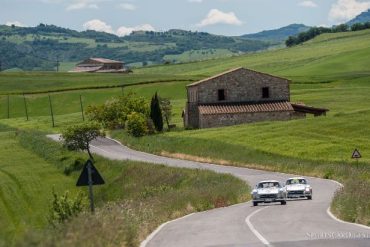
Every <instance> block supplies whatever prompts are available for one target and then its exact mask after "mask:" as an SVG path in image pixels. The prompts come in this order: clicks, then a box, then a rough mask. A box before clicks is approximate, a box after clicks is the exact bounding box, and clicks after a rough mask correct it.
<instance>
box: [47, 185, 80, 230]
mask: <svg viewBox="0 0 370 247" xmlns="http://www.w3.org/2000/svg"><path fill="white" fill-rule="evenodd" d="M52 193H53V201H52V204H51V207H50V211H49V218H48V220H49V223H51V224H52V225H54V226H55V225H57V224H59V223H63V222H65V221H66V220H68V219H70V218H71V217H74V216H77V215H78V214H79V213H80V212H82V211H83V210H84V208H85V207H86V206H85V205H86V203H85V202H86V199H85V197H84V196H83V195H82V193H79V194H78V195H77V196H76V197H75V198H70V197H69V192H68V191H66V192H65V193H64V194H63V195H61V196H58V195H57V194H56V193H55V191H54V190H53V192H52Z"/></svg>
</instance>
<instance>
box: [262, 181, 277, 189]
mask: <svg viewBox="0 0 370 247" xmlns="http://www.w3.org/2000/svg"><path fill="white" fill-rule="evenodd" d="M257 187H258V189H265V188H275V187H276V188H279V187H280V185H279V183H278V182H263V183H259V184H258V186H257Z"/></svg>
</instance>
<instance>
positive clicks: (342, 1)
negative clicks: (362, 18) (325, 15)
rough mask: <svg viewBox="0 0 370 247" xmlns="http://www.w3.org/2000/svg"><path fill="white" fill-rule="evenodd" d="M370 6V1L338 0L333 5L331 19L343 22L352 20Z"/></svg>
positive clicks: (330, 13)
mask: <svg viewBox="0 0 370 247" xmlns="http://www.w3.org/2000/svg"><path fill="white" fill-rule="evenodd" d="M369 8H370V2H361V1H358V0H338V1H337V2H336V3H334V4H333V5H332V6H331V9H330V12H329V20H330V21H333V22H335V23H342V22H346V21H349V20H351V19H352V18H354V17H356V16H357V15H359V14H361V13H362V12H364V11H366V10H368V9H369Z"/></svg>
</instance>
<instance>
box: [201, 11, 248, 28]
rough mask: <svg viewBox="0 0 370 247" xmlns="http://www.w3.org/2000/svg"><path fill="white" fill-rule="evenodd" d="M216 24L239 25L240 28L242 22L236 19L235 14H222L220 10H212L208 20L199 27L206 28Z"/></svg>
mask: <svg viewBox="0 0 370 247" xmlns="http://www.w3.org/2000/svg"><path fill="white" fill-rule="evenodd" d="M215 24H228V25H237V26H240V25H241V24H242V22H241V21H240V20H239V19H238V17H236V15H235V13H234V12H229V13H226V12H222V11H220V10H218V9H211V10H210V11H209V13H208V15H207V17H206V18H204V19H203V20H202V21H201V22H200V23H199V24H197V26H198V27H205V26H209V25H215Z"/></svg>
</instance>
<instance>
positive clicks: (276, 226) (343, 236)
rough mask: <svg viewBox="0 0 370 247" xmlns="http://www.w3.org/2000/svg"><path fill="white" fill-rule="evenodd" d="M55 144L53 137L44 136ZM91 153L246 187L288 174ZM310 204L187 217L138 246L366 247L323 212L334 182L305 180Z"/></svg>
mask: <svg viewBox="0 0 370 247" xmlns="http://www.w3.org/2000/svg"><path fill="white" fill-rule="evenodd" d="M49 137H51V138H53V139H59V135H52V136H49ZM91 146H92V147H91V148H92V151H93V152H94V153H96V154H99V155H101V156H104V157H107V158H109V159H115V160H135V161H143V162H150V163H154V164H164V165H167V166H172V167H185V168H193V169H194V168H196V169H207V170H212V171H215V172H218V173H229V174H232V175H234V176H236V177H238V178H241V179H243V180H244V181H247V182H248V183H249V184H250V185H251V186H254V185H255V184H256V183H257V182H259V181H261V180H266V179H275V180H279V181H285V180H286V179H287V178H289V177H291V176H292V175H288V174H282V173H275V172H267V171H260V170H253V169H247V168H239V167H231V166H220V165H213V164H206V163H199V162H193V161H185V160H178V159H172V158H166V157H161V156H157V155H153V154H147V153H143V152H139V151H134V150H132V149H129V148H127V147H125V146H123V145H121V144H119V143H118V142H116V141H114V140H111V139H107V138H99V139H98V140H96V141H94V142H93V143H92V145H91ZM308 180H309V183H310V184H311V185H312V188H313V199H312V200H296V201H288V202H287V205H286V206H283V205H280V204H271V205H269V204H265V205H263V204H262V205H261V206H258V207H252V205H251V202H247V203H242V204H238V205H234V206H230V207H226V208H218V209H214V210H209V211H206V212H200V213H195V214H192V215H190V216H188V217H184V218H182V219H179V220H175V221H172V222H170V223H168V224H166V225H164V226H163V227H161V228H160V229H158V230H157V231H156V232H155V234H152V235H151V236H150V239H147V241H145V243H143V244H142V246H144V245H145V246H148V247H149V246H150V247H152V246H153V247H162V246H165V247H167V246H168V247H174V246H176V247H191V246H197V247H198V246H199V247H200V246H213V247H216V246H217V247H226V246H235V247H239V246H253V247H255V246H256V247H258V246H277V247H278V246H279V247H280V246H281V247H283V246H284V247H285V246H286V247H290V246H291V247H298V246H315V247H316V246H325V247H328V246H343V247H348V246H361V247H362V246H364V247H365V246H366V247H368V246H370V228H369V227H366V226H361V225H357V224H352V223H346V222H341V221H339V220H336V219H335V218H334V217H333V216H332V215H330V214H329V213H328V208H329V206H330V202H331V200H332V198H333V195H334V193H335V191H336V190H337V189H338V188H339V187H340V185H339V184H338V183H336V182H334V181H330V180H325V179H319V178H309V179H308Z"/></svg>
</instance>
